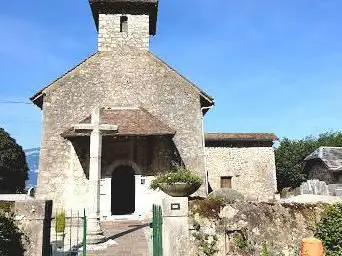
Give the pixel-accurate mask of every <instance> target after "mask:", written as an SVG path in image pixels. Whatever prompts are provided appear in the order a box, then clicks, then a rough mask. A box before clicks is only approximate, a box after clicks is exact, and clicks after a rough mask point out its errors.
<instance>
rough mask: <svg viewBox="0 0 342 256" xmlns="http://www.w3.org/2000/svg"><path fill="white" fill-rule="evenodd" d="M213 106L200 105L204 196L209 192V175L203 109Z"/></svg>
mask: <svg viewBox="0 0 342 256" xmlns="http://www.w3.org/2000/svg"><path fill="white" fill-rule="evenodd" d="M212 107H213V106H210V107H201V113H202V144H203V153H204V175H205V193H206V196H208V194H209V177H208V171H207V152H206V150H205V133H204V114H203V110H210V109H211V108H212Z"/></svg>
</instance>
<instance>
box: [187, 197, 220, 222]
mask: <svg viewBox="0 0 342 256" xmlns="http://www.w3.org/2000/svg"><path fill="white" fill-rule="evenodd" d="M225 205H226V204H225V202H224V200H223V199H222V198H217V197H208V198H206V199H203V200H195V201H193V207H192V212H193V214H196V213H198V215H199V216H201V217H204V218H208V219H219V214H220V211H221V209H222V208H223V207H224V206H225Z"/></svg>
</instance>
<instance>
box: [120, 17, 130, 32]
mask: <svg viewBox="0 0 342 256" xmlns="http://www.w3.org/2000/svg"><path fill="white" fill-rule="evenodd" d="M120 32H128V17H127V16H121V17H120Z"/></svg>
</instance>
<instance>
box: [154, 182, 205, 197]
mask: <svg viewBox="0 0 342 256" xmlns="http://www.w3.org/2000/svg"><path fill="white" fill-rule="evenodd" d="M159 188H160V189H161V191H163V192H164V193H165V194H167V195H169V196H173V197H188V196H190V195H192V194H193V193H195V192H196V191H197V190H198V189H199V188H200V185H194V184H188V183H183V182H177V183H174V184H166V183H162V184H160V185H159Z"/></svg>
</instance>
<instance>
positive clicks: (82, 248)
mask: <svg viewBox="0 0 342 256" xmlns="http://www.w3.org/2000/svg"><path fill="white" fill-rule="evenodd" d="M86 234H87V216H86V213H85V210H84V211H83V212H80V211H73V210H69V211H64V210H60V211H56V213H55V217H54V218H52V221H51V256H78V255H80V256H86V251H87V248H86V244H87V243H86V241H87V236H86Z"/></svg>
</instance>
